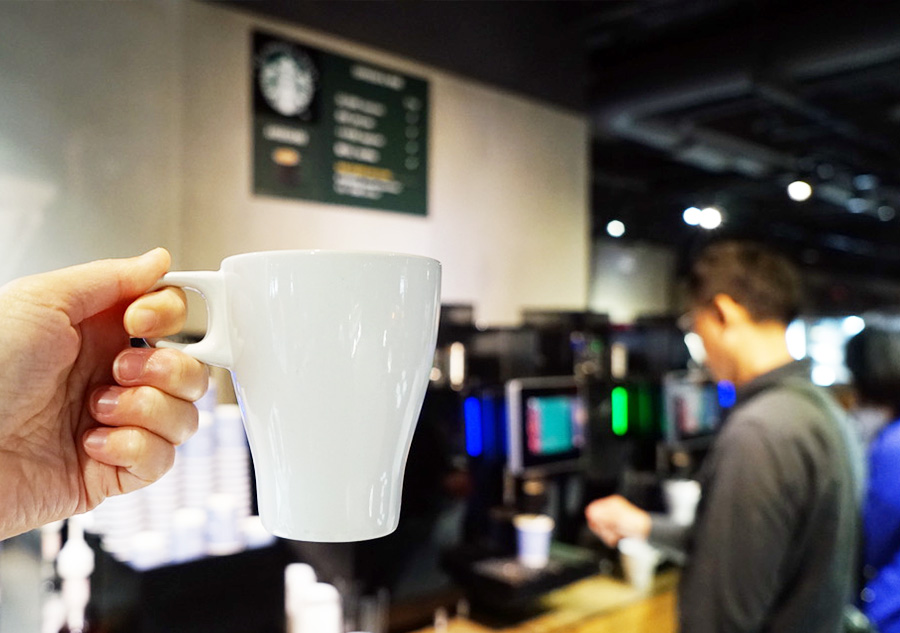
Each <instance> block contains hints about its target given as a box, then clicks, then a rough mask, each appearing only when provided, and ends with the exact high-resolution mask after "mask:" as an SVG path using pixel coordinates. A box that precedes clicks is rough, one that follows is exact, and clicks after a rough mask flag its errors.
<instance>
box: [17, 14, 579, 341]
mask: <svg viewBox="0 0 900 633" xmlns="http://www.w3.org/2000/svg"><path fill="white" fill-rule="evenodd" d="M257 24H260V25H263V26H265V28H266V29H267V30H270V31H275V32H280V33H282V34H284V35H286V36H288V37H293V38H296V39H298V40H301V41H303V42H306V43H307V44H309V45H312V46H316V47H319V48H322V49H326V50H330V51H333V52H336V53H339V54H344V55H349V56H354V57H359V58H361V59H365V60H369V61H371V62H373V63H378V64H383V65H386V66H389V67H392V68H396V69H398V70H400V71H404V72H408V73H412V74H416V75H419V76H423V77H424V78H426V79H428V80H429V82H430V87H431V105H432V111H431V129H430V145H431V147H430V157H429V159H430V182H429V215H428V216H427V217H412V216H407V215H403V214H397V213H390V212H382V211H371V210H360V209H354V208H349V207H340V206H333V205H322V204H313V203H303V202H297V201H287V200H279V199H275V198H263V197H256V196H254V195H252V193H251V164H250V157H251V133H250V123H251V118H250V116H251V112H250V103H251V99H250V33H251V30H252V29H253V28H254V26H255V25H257ZM448 26H449V27H451V28H452V25H448ZM588 135H589V130H588V123H587V121H586V119H585V118H583V117H579V116H575V115H573V114H571V113H568V112H564V111H561V110H559V109H556V108H553V107H550V106H546V105H543V104H540V103H537V102H534V101H530V100H527V99H524V98H521V97H518V96H515V95H511V94H509V93H505V92H502V91H499V90H495V89H492V88H490V87H487V86H485V85H481V84H477V83H474V82H471V81H467V80H464V79H462V78H460V77H457V76H454V75H451V74H448V73H444V72H439V71H436V70H434V69H432V68H429V67H425V66H422V65H419V64H415V63H411V62H408V61H405V60H402V59H399V58H396V57H393V56H389V55H386V54H382V53H379V52H377V51H373V50H371V49H368V48H364V47H361V46H358V45H354V44H352V43H349V42H346V41H342V40H340V39H337V38H334V37H326V36H323V35H321V34H317V33H314V32H311V31H307V30H304V29H299V28H286V27H284V26H283V25H278V24H273V23H268V22H263V21H259V20H256V19H254V18H252V17H250V16H249V15H248V14H244V13H241V12H239V11H235V10H230V9H223V8H220V7H218V6H215V5H213V4H206V3H198V2H181V1H180V0H144V1H142V2H50V1H48V2H0V282H2V281H5V280H6V279H9V278H10V277H13V276H16V275H20V274H25V273H30V272H36V271H40V270H46V269H49V268H55V267H58V266H62V265H67V264H70V263H75V262H79V261H85V260H88V259H94V258H98V257H107V256H123V255H130V254H135V253H138V252H142V251H144V250H146V249H149V248H151V247H153V246H156V245H160V244H161V245H164V246H167V247H169V248H170V250H172V251H173V254H174V255H175V260H176V265H177V266H178V267H182V268H212V267H216V266H217V265H218V262H219V260H220V259H222V258H223V257H225V256H227V255H230V254H234V253H238V252H245V251H249V250H258V249H276V248H352V249H370V250H371V249H375V250H396V251H405V252H413V253H419V254H425V255H430V256H434V257H437V258H438V259H440V260H441V261H442V262H443V264H444V300H445V301H447V302H466V303H473V304H474V305H475V307H476V314H477V316H478V317H479V318H480V319H481V320H483V321H486V322H489V323H509V322H514V321H516V320H517V319H518V316H519V310H520V309H521V307H525V306H542V307H565V308H571V309H583V308H584V307H585V306H586V303H587V296H588V275H589V244H588V241H589V238H588V233H589V227H588V224H589V219H588V198H587V182H588Z"/></svg>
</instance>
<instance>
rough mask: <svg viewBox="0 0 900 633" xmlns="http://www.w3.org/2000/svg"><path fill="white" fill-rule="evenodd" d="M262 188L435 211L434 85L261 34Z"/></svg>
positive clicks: (257, 113)
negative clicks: (431, 152) (431, 157)
mask: <svg viewBox="0 0 900 633" xmlns="http://www.w3.org/2000/svg"><path fill="white" fill-rule="evenodd" d="M252 76H253V190H254V192H255V193H257V194H262V195H269V196H278V197H283V198H296V199H302V200H314V201H318V202H327V203H333V204H343V205H351V206H356V207H367V208H372V209H384V210H388V211H399V212H402V213H411V214H416V215H426V214H427V212H428V210H427V201H428V196H427V193H428V159H427V157H428V82H427V81H425V80H423V79H420V78H416V77H410V76H409V75H405V74H402V73H398V72H395V71H393V70H389V69H386V68H383V67H380V66H376V65H374V64H369V63H368V62H361V61H358V60H353V59H349V58H347V57H342V56H340V55H334V54H331V53H326V52H324V51H320V50H316V49H314V48H311V47H309V46H304V45H301V44H298V43H297V42H290V41H287V40H285V39H284V38H281V37H277V36H274V35H269V34H266V33H260V32H256V33H254V34H253V73H252Z"/></svg>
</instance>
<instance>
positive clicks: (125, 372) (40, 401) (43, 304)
mask: <svg viewBox="0 0 900 633" xmlns="http://www.w3.org/2000/svg"><path fill="white" fill-rule="evenodd" d="M169 263H170V257H169V254H168V252H166V251H165V250H164V249H156V250H153V251H150V252H149V253H146V254H144V255H142V256H141V257H136V258H131V259H117V260H104V261H96V262H92V263H89V264H84V265H81V266H73V267H71V268H64V269H61V270H57V271H52V272H49V273H44V274H40V275H34V276H31V277H25V278H22V279H18V280H15V281H12V282H10V283H9V284H6V285H5V286H3V287H0V367H2V370H0V539H3V538H6V537H9V536H12V535H15V534H19V533H21V532H24V531H26V530H29V529H32V528H34V527H37V526H39V525H42V524H44V523H48V522H50V521H54V520H57V519H61V518H64V517H68V516H71V515H73V514H79V513H82V512H86V511H88V510H90V509H91V508H93V507H95V506H96V505H97V504H99V503H100V502H101V501H103V500H104V499H105V498H107V497H109V496H113V495H118V494H122V493H126V492H131V491H133V490H137V489H138V488H142V487H144V486H146V485H148V484H150V483H152V482H153V481H156V480H157V479H159V478H160V477H161V476H162V475H163V474H165V472H166V471H168V470H169V468H171V466H172V464H173V462H174V459H175V446H176V445H177V444H180V443H181V442H183V441H185V440H186V439H187V438H188V437H190V436H191V435H192V434H193V433H194V432H195V431H196V428H197V410H196V407H195V406H194V405H193V404H191V403H192V402H193V401H195V400H197V399H199V398H200V397H201V396H202V395H203V394H204V393H205V391H206V388H207V384H208V370H207V368H206V366H205V365H203V364H202V363H200V362H198V361H196V360H194V359H192V358H190V357H188V356H186V355H185V354H182V353H180V352H177V351H175V350H171V349H136V348H131V347H130V337H141V338H143V337H159V336H168V335H171V334H174V333H176V332H178V331H179V330H180V329H181V327H182V326H183V324H184V320H185V315H186V304H185V299H184V294H183V292H182V291H180V290H177V289H174V288H165V289H163V290H160V291H157V292H153V293H150V294H147V295H144V293H146V292H147V291H148V290H149V289H150V288H151V287H152V286H153V284H154V283H155V282H156V281H157V280H158V279H159V278H160V277H161V276H162V275H163V274H164V273H165V272H166V271H167V270H168V267H169Z"/></svg>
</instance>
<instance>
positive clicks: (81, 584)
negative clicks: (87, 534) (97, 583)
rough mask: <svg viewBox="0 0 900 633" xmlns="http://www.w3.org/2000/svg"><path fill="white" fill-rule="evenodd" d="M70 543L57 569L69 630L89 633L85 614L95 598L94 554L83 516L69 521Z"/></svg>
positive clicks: (60, 555)
mask: <svg viewBox="0 0 900 633" xmlns="http://www.w3.org/2000/svg"><path fill="white" fill-rule="evenodd" d="M68 523H69V534H68V539H67V540H66V544H65V545H63V548H62V550H61V551H60V552H59V558H58V559H57V561H56V568H57V571H58V572H59V576H60V578H62V598H63V603H64V604H65V607H66V614H67V617H66V619H67V623H68V630H69V631H72V632H73V633H74V632H75V631H86V630H87V623H86V622H85V616H84V612H85V609H86V608H87V605H88V602H89V601H90V599H91V574H92V573H93V572H94V552H93V550H92V549H91V548H90V546H89V545H88V544H87V543H86V542H85V540H84V527H83V525H82V522H81V518H80V517H72V518H71V519H69V522H68Z"/></svg>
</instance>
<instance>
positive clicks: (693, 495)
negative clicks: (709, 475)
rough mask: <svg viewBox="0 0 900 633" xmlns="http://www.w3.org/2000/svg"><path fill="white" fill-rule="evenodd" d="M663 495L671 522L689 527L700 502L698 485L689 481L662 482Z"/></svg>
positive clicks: (673, 480) (672, 480)
mask: <svg viewBox="0 0 900 633" xmlns="http://www.w3.org/2000/svg"><path fill="white" fill-rule="evenodd" d="M663 494H664V495H665V498H666V505H667V506H668V508H669V516H670V517H671V518H672V520H673V521H674V522H675V523H678V524H680V525H691V524H692V523H693V522H694V516H695V514H696V512H697V504H698V503H699V502H700V494H701V489H700V483H699V482H696V481H693V480H691V479H670V480H668V481H665V482H663Z"/></svg>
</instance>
